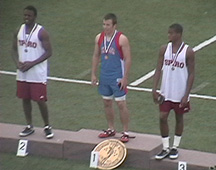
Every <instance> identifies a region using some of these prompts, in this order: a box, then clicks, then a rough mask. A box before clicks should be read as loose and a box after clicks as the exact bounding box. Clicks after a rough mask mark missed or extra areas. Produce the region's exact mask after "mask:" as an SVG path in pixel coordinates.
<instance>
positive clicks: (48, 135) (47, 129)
mask: <svg viewBox="0 0 216 170" xmlns="http://www.w3.org/2000/svg"><path fill="white" fill-rule="evenodd" d="M44 132H45V135H46V138H47V139H51V138H53V136H54V133H52V127H51V126H45V127H44Z"/></svg>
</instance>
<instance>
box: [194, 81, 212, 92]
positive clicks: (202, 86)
mask: <svg viewBox="0 0 216 170" xmlns="http://www.w3.org/2000/svg"><path fill="white" fill-rule="evenodd" d="M207 85H209V83H208V82H203V83H201V84H200V85H199V86H197V87H195V88H193V89H192V90H191V93H196V92H198V91H200V90H201V89H203V88H205V87H206V86H207Z"/></svg>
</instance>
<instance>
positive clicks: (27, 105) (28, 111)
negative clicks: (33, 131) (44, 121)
mask: <svg viewBox="0 0 216 170" xmlns="http://www.w3.org/2000/svg"><path fill="white" fill-rule="evenodd" d="M22 103H23V110H24V114H25V118H26V123H27V125H32V104H31V100H30V99H23V100H22Z"/></svg>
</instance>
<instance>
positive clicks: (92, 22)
mask: <svg viewBox="0 0 216 170" xmlns="http://www.w3.org/2000/svg"><path fill="white" fill-rule="evenodd" d="M29 4H32V5H35V6H36V8H37V9H38V20H37V21H38V22H39V23H41V24H42V25H44V26H45V28H46V29H47V30H48V31H49V33H50V36H51V41H52V46H53V56H52V57H51V58H50V60H49V62H50V70H51V71H50V76H55V77H63V78H70V79H81V80H90V74H86V75H84V76H81V75H82V74H81V73H83V72H86V71H88V70H89V69H90V68H91V58H92V54H93V48H94V38H95V36H96V34H98V33H99V32H100V31H102V18H103V16H104V15H105V14H106V13H108V12H113V13H116V14H117V16H118V29H119V30H121V31H123V32H124V33H125V34H126V35H127V36H128V38H129V40H130V44H131V50H132V56H133V64H132V68H131V74H130V82H132V81H134V80H136V79H138V78H139V77H141V76H143V75H145V74H146V73H148V72H150V71H152V70H153V69H154V68H155V65H156V61H157V56H158V52H159V48H160V46H161V45H162V44H166V43H167V29H168V26H169V25H171V24H172V23H174V22H179V23H181V24H182V25H183V26H184V40H185V42H187V43H188V44H189V45H190V46H191V47H194V46H196V45H198V44H199V43H201V42H203V41H204V40H206V39H208V38H210V37H212V36H214V35H215V27H216V22H215V18H216V11H215V5H216V3H215V0H190V1H187V0H181V1H180V0H133V1H132V0H118V1H116V0H104V1H101V0H89V1H87V0H72V1H71V0H62V1H57V0H49V1H44V0H37V1H33V0H22V1H20V0H1V1H0V21H1V22H0V55H1V56H0V70H6V71H15V66H14V63H13V61H12V59H11V56H10V49H11V44H12V33H13V31H14V30H15V28H17V27H18V26H19V25H20V23H21V22H22V9H23V8H24V7H25V6H27V5H29ZM215 49H216V44H215V43H214V44H211V45H209V46H208V47H205V48H204V49H202V50H200V51H198V52H197V53H196V79H195V83H194V87H197V86H199V85H200V84H202V83H208V84H207V86H205V87H204V88H202V89H200V91H198V92H196V93H197V94H202V95H209V96H216V91H215V88H216V87H215V84H216V79H215V74H216V70H215V65H216V60H215ZM139 87H147V88H151V87H152V79H149V80H147V81H145V82H143V83H142V84H140V85H139ZM15 93H16V82H15V77H14V76H9V75H0V108H1V110H0V122H4V123H14V124H23V125H24V124H25V120H24V116H23V111H22V108H21V101H20V100H19V99H17V98H16V97H15ZM48 98H49V101H48V106H49V111H50V121H51V123H52V126H53V127H54V128H55V129H67V130H73V131H75V130H79V129H81V128H87V129H104V128H106V120H105V117H104V112H103V104H102V101H101V97H100V96H99V95H98V92H97V89H96V88H93V87H91V86H89V85H84V84H72V83H65V82H55V81H49V83H48ZM128 107H129V110H130V113H131V122H130V130H131V131H135V132H140V133H148V134H156V135H159V127H158V108H157V106H155V105H154V103H153V102H152V96H151V94H150V93H148V92H138V91H129V94H128ZM191 107H192V110H191V112H190V113H188V114H187V115H186V116H185V131H184V136H183V138H182V142H181V147H182V148H186V149H194V150H200V151H205V152H214V153H215V152H216V148H215V143H214V142H215V140H214V139H215V137H216V136H215V135H216V134H215V128H216V125H215V118H216V116H215V109H214V108H215V101H214V100H204V99H196V98H192V99H191ZM116 111H117V108H116ZM33 120H34V125H35V126H39V127H41V126H43V122H42V119H41V116H40V113H39V111H38V108H37V105H35V104H34V105H33ZM169 123H170V133H171V135H173V133H174V132H173V130H174V123H175V122H174V115H173V112H171V114H170V118H169ZM116 127H117V131H121V130H122V127H121V123H120V120H119V114H118V112H116ZM0 156H1V158H0V160H1V162H0V163H1V164H0V168H1V166H2V167H3V168H4V169H6V170H7V169H10V170H11V169H14V170H21V169H30V168H31V169H32V170H37V169H46V170H49V169H63V170H64V169H76V170H83V169H88V167H89V162H77V161H69V160H56V159H49V158H43V157H32V156H28V157H26V158H24V159H22V158H17V157H16V156H15V154H3V153H2V154H1V155H0ZM11 162H13V163H12V164H11ZM39 162H40V163H41V165H40V164H39ZM47 162H48V163H47ZM119 169H121V168H119ZM122 169H125V167H123V168H122ZM131 170H132V169H131Z"/></svg>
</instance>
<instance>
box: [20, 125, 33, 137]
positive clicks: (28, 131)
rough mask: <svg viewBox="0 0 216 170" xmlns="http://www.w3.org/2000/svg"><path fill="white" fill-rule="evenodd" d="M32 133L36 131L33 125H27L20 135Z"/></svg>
mask: <svg viewBox="0 0 216 170" xmlns="http://www.w3.org/2000/svg"><path fill="white" fill-rule="evenodd" d="M32 133H34V129H33V126H31V125H27V127H26V128H25V129H24V130H23V131H22V132H20V133H19V136H20V137H25V136H28V135H31V134H32Z"/></svg>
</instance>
